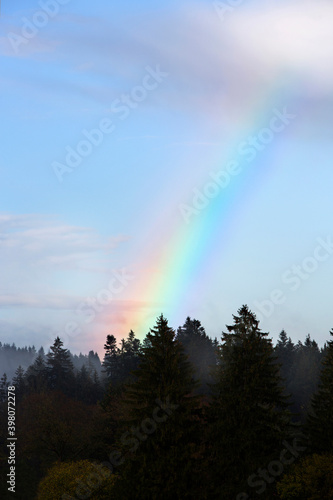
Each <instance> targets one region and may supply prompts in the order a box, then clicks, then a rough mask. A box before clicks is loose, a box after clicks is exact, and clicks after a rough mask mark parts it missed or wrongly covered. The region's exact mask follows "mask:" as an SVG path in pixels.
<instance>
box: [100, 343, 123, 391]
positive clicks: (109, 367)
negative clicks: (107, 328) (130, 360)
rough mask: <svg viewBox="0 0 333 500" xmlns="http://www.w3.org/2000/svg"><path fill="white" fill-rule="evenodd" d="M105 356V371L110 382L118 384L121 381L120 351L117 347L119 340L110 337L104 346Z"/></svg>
mask: <svg viewBox="0 0 333 500" xmlns="http://www.w3.org/2000/svg"><path fill="white" fill-rule="evenodd" d="M104 349H105V355H104V360H103V364H102V366H103V371H104V373H106V375H107V377H108V379H109V382H110V381H111V382H112V383H117V382H119V380H120V374H121V367H120V356H119V354H120V350H119V347H117V339H116V337H115V336H114V335H108V336H107V337H106V342H105V344H104Z"/></svg>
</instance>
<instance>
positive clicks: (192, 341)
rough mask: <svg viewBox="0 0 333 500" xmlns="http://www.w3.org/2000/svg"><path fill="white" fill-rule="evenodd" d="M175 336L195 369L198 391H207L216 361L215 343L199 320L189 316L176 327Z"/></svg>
mask: <svg viewBox="0 0 333 500" xmlns="http://www.w3.org/2000/svg"><path fill="white" fill-rule="evenodd" d="M176 338H177V340H179V342H181V343H182V345H183V346H184V349H185V353H186V354H187V355H188V359H189V361H190V363H192V365H193V367H194V369H195V376H196V378H198V379H199V380H200V382H201V387H200V392H202V393H207V392H209V390H208V387H207V384H209V383H212V378H211V373H210V372H211V370H212V368H213V367H214V366H215V365H216V361H217V358H216V343H215V342H214V341H213V340H212V339H211V338H210V337H208V335H207V334H206V331H205V329H204V327H203V326H202V325H201V323H200V321H198V320H197V319H191V318H190V317H187V318H186V321H185V323H184V325H183V326H180V327H179V328H178V330H177V337H176Z"/></svg>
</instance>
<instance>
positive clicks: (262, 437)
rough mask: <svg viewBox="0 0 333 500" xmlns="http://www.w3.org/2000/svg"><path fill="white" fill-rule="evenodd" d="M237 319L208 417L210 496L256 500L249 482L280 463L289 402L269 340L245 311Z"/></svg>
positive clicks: (225, 344) (223, 349) (225, 341)
mask: <svg viewBox="0 0 333 500" xmlns="http://www.w3.org/2000/svg"><path fill="white" fill-rule="evenodd" d="M233 318H234V324H233V325H231V326H227V330H228V332H227V333H223V334H222V344H221V346H220V349H219V358H220V359H219V365H218V367H217V370H216V383H215V385H214V387H213V389H214V397H213V402H212V405H211V412H210V415H211V419H212V420H211V429H212V431H211V435H210V438H211V453H212V462H211V463H212V469H213V478H212V481H213V482H214V485H215V487H216V488H215V491H214V492H212V495H213V496H214V495H216V497H217V498H230V499H231V498H236V497H237V495H238V494H240V493H241V492H243V491H244V492H246V491H248V492H249V494H250V497H251V498H252V495H254V490H253V488H252V489H251V488H249V486H250V487H251V486H253V485H251V484H249V483H248V480H249V478H250V477H251V475H253V474H255V473H256V471H257V469H258V468H260V467H263V466H265V465H267V464H268V463H269V462H270V461H271V460H273V459H277V458H278V457H279V454H280V452H281V450H282V449H283V445H282V442H283V440H284V439H285V438H286V437H287V436H288V431H289V429H290V427H289V424H290V414H289V412H288V410H287V407H288V403H287V398H286V396H284V395H283V387H282V383H281V380H280V376H279V365H278V364H277V363H276V358H275V356H274V354H273V346H272V343H271V340H270V339H267V338H266V337H267V335H268V334H267V333H264V332H262V331H261V330H260V328H259V322H258V321H257V319H256V317H255V315H254V314H253V313H252V312H251V311H250V310H249V309H248V307H247V306H243V307H241V308H240V309H239V310H238V316H235V315H234V316H233ZM267 486H269V485H267ZM243 498H246V497H243ZM253 498H256V497H255V496H253Z"/></svg>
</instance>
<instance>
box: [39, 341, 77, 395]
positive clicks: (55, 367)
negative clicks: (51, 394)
mask: <svg viewBox="0 0 333 500" xmlns="http://www.w3.org/2000/svg"><path fill="white" fill-rule="evenodd" d="M63 345H64V343H63V342H62V340H60V338H59V337H57V338H56V339H55V341H54V343H53V345H52V346H51V347H50V352H49V353H48V354H47V356H46V358H47V362H46V366H47V372H48V383H49V387H50V389H52V390H60V391H62V392H64V393H65V394H70V393H72V392H73V391H74V387H73V386H74V371H73V363H72V361H71V356H70V353H69V351H68V349H65V348H64V347H63Z"/></svg>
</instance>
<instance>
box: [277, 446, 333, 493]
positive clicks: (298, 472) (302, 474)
mask: <svg viewBox="0 0 333 500" xmlns="http://www.w3.org/2000/svg"><path fill="white" fill-rule="evenodd" d="M277 491H278V493H279V495H280V498H281V500H323V499H325V500H333V455H311V456H310V457H306V458H304V459H303V460H302V461H301V462H299V463H298V464H296V465H294V466H293V467H292V468H291V469H290V472H288V473H287V474H286V475H285V476H284V477H283V479H282V480H281V481H280V482H279V483H278V484H277Z"/></svg>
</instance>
